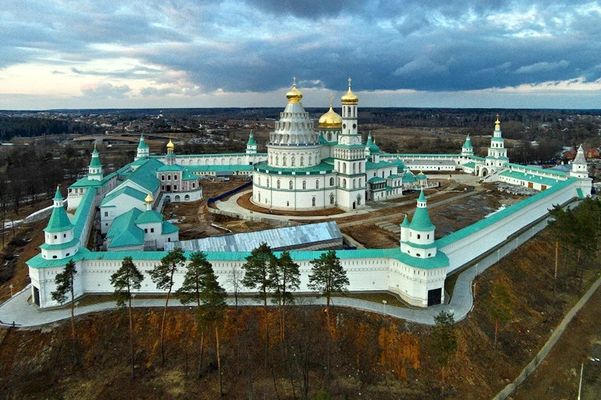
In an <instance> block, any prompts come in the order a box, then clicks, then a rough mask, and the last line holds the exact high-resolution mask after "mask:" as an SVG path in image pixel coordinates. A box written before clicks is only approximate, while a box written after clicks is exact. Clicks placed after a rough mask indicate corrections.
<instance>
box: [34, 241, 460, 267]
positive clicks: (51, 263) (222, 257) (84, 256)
mask: <svg viewBox="0 0 601 400" xmlns="http://www.w3.org/2000/svg"><path fill="white" fill-rule="evenodd" d="M325 251H326V250H323V251H321V250H295V251H291V252H290V255H291V256H292V259H293V260H295V261H311V260H314V259H316V258H319V257H320V256H321V254H323V253H324V252H325ZM184 254H185V256H186V258H187V259H189V258H190V254H191V252H185V253H184ZM205 254H206V256H207V260H208V261H211V262H214V261H243V260H245V259H246V257H248V256H249V255H250V252H244V251H228V252H225V251H208V252H205ZM275 254H276V255H280V254H281V253H280V252H275ZM126 255H127V256H130V257H132V258H133V260H134V261H156V262H160V260H161V258H163V257H164V256H166V255H167V252H166V251H141V250H133V251H128V252H127V253H124V252H120V251H102V252H95V251H90V250H88V249H86V248H82V249H80V250H79V251H78V252H77V253H76V254H75V255H74V256H72V257H68V258H66V259H62V260H44V259H43V258H42V257H41V255H39V254H38V255H37V256H35V257H33V258H31V259H29V260H28V261H27V265H28V266H30V267H31V268H53V267H59V266H63V265H65V263H66V262H67V261H68V260H73V261H79V260H122V259H123V257H125V256H126ZM336 255H337V256H338V258H340V259H342V260H347V259H362V258H392V259H395V260H398V261H400V262H402V263H404V264H407V265H410V266H412V267H415V268H419V269H435V268H443V267H447V266H448V265H449V259H448V257H447V256H446V255H445V254H444V253H443V252H441V251H438V252H437V253H436V256H435V257H431V258H417V257H411V256H410V255H408V254H405V253H402V252H401V250H400V248H399V247H398V246H397V247H393V248H388V249H357V250H336Z"/></svg>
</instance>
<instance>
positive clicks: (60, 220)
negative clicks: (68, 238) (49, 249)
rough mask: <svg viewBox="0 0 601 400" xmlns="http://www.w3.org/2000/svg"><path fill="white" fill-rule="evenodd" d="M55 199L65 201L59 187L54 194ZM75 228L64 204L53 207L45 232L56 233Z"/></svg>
mask: <svg viewBox="0 0 601 400" xmlns="http://www.w3.org/2000/svg"><path fill="white" fill-rule="evenodd" d="M54 201H61V202H62V201H63V196H61V192H60V189H59V188H56V194H55V195H54ZM71 228H73V224H71V220H70V219H69V216H68V215H67V211H65V207H64V206H60V207H53V208H52V214H51V215H50V219H49V220H48V225H46V228H45V229H44V232H48V233H56V232H63V231H68V230H69V229H71Z"/></svg>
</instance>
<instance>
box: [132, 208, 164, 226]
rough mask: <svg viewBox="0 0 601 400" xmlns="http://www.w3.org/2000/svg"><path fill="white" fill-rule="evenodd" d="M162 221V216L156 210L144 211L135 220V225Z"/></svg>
mask: <svg viewBox="0 0 601 400" xmlns="http://www.w3.org/2000/svg"><path fill="white" fill-rule="evenodd" d="M162 221H163V216H162V215H161V213H159V212H158V211H156V210H146V211H144V212H142V214H140V216H139V217H137V218H136V224H154V223H157V222H162Z"/></svg>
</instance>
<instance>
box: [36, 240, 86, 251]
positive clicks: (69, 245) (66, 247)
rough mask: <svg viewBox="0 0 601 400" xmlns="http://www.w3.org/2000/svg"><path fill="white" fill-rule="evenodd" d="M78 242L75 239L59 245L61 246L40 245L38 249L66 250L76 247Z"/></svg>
mask: <svg viewBox="0 0 601 400" xmlns="http://www.w3.org/2000/svg"><path fill="white" fill-rule="evenodd" d="M78 241H79V239H78V238H76V237H75V238H73V239H72V240H71V241H69V242H67V243H61V244H48V243H42V245H41V246H40V248H41V249H43V250H64V249H68V248H69V247H73V246H75V245H77V242H78Z"/></svg>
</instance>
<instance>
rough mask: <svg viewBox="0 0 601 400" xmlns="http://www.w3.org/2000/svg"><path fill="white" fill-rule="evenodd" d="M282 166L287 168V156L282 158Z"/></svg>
mask: <svg viewBox="0 0 601 400" xmlns="http://www.w3.org/2000/svg"><path fill="white" fill-rule="evenodd" d="M282 165H283V166H284V167H285V166H286V156H283V157H282Z"/></svg>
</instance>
